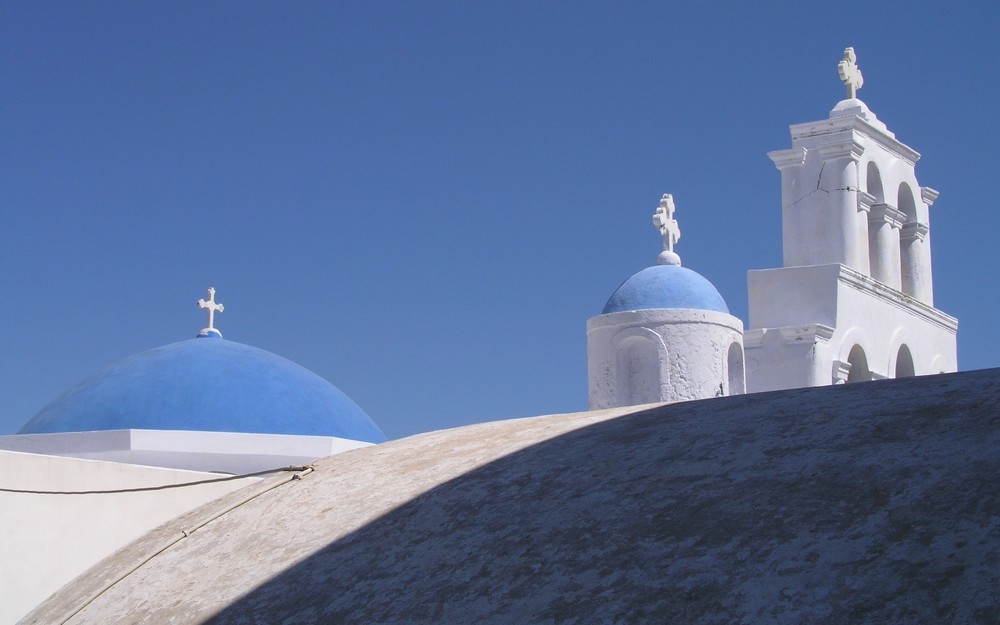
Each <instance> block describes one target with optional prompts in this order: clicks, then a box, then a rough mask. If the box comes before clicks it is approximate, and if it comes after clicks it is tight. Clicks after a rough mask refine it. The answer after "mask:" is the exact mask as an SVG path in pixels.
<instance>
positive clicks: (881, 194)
mask: <svg viewBox="0 0 1000 625" xmlns="http://www.w3.org/2000/svg"><path fill="white" fill-rule="evenodd" d="M865 191H866V192H867V193H868V195H870V196H872V198H874V199H872V205H873V206H878V205H881V204H884V203H885V191H884V189H883V188H882V174H881V173H879V170H878V165H876V164H875V162H874V161H868V167H867V168H865ZM865 221H866V223H865V224H864V225H865V238H867V239H868V267H869V272H868V273H869V275H871V276H877V275H878V274H879V273H880V270H879V268H880V264H881V262H882V260H881V259H882V256H883V255H884V253H883V251H882V250H880V249H879V246H880V245H881V243H880V241H879V236H878V232H879V229H880V228H881V227H882V225H881V224H880V223H879V219H878V215H877V214H875V215H873V214H871V213H869V214H868V216H867V219H865ZM873 222H874V223H873Z"/></svg>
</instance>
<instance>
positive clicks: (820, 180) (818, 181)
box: [782, 163, 861, 209]
mask: <svg viewBox="0 0 1000 625" xmlns="http://www.w3.org/2000/svg"><path fill="white" fill-rule="evenodd" d="M825 169H826V163H823V164H822V165H821V166H820V168H819V175H818V176H817V177H816V188H815V189H813V190H812V191H810V192H809V193H806V194H805V195H803V196H802V197H800V198H799V199H797V200H795V201H794V202H792V203H791V204H786V205H784V206H782V209H786V208H793V207H795V206H796V205H797V204H799V203H801V202H803V201H805V200H807V199H809V198H810V197H812V196H813V195H814V194H816V193H819V192H821V191H822V192H823V193H826V194H830V193H833V192H834V191H848V192H859V191H861V189H859V188H858V187H852V186H846V187H835V188H833V189H824V188H823V171H824V170H825Z"/></svg>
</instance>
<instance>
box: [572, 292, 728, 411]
mask: <svg viewBox="0 0 1000 625" xmlns="http://www.w3.org/2000/svg"><path fill="white" fill-rule="evenodd" d="M587 345H588V361H589V362H588V372H589V384H588V388H589V393H590V397H589V400H590V408H591V409H592V410H596V409H602V408H610V407H615V406H629V405H638V404H645V403H651V402H663V401H679V400H689V399H704V398H708V397H718V396H721V395H730V394H738V393H742V392H743V391H744V388H745V377H744V373H743V323H742V322H741V321H740V320H739V319H737V318H736V317H733V316H732V315H727V314H725V313H720V312H715V311H709V310H690V309H652V310H638V311H628V312H617V313H610V314H605V315H598V316H596V317H592V318H591V319H589V320H588V321H587ZM733 345H737V346H738V347H737V350H736V354H734V353H732V352H731V348H732V346H733ZM734 367H737V368H738V371H734V370H733V369H734ZM651 373H652V374H651ZM650 374H651V375H650Z"/></svg>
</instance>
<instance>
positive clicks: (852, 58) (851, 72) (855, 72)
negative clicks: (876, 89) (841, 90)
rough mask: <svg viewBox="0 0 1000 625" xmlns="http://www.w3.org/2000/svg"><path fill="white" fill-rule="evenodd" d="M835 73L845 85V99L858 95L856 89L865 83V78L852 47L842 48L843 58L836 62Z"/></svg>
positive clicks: (851, 98)
mask: <svg viewBox="0 0 1000 625" xmlns="http://www.w3.org/2000/svg"><path fill="white" fill-rule="evenodd" d="M837 73H838V74H840V80H842V81H843V83H844V86H845V87H847V99H848V100H853V99H854V98H856V97H858V89H860V88H861V86H862V85H864V84H865V79H864V77H863V76H862V75H861V69H860V68H859V67H858V56H857V55H856V54H854V48H847V49H845V50H844V58H843V59H842V60H841V61H840V63H838V64H837Z"/></svg>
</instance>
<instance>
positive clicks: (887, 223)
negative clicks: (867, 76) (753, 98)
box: [744, 48, 958, 392]
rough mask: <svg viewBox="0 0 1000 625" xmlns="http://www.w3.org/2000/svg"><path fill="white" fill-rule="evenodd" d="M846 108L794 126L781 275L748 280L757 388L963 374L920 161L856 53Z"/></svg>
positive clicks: (785, 185) (783, 158) (782, 165)
mask: <svg viewBox="0 0 1000 625" xmlns="http://www.w3.org/2000/svg"><path fill="white" fill-rule="evenodd" d="M839 69H840V74H841V78H842V79H843V80H844V82H845V84H846V85H847V96H848V97H847V99H845V100H842V101H841V102H840V103H838V104H837V106H836V107H834V109H833V110H832V111H831V112H830V116H829V118H828V119H825V120H821V121H816V122H809V123H804V124H795V125H793V126H791V136H792V147H791V148H789V149H787V150H780V151H776V152H771V153H769V156H770V157H771V160H773V161H774V163H775V165H776V166H777V167H778V169H779V170H780V171H781V199H782V247H783V264H784V267H782V268H780V269H770V270H762V271H750V272H748V275H747V283H748V290H749V314H750V319H749V329H748V330H747V332H746V334H745V335H744V345H745V348H746V358H747V383H748V389H749V390H750V391H753V392H755V391H767V390H777V389H784V388H796V387H803V386H822V385H827V384H840V383H844V382H859V381H866V380H877V379H885V378H898V377H908V376H912V375H926V374H931V373H946V372H951V371H955V370H957V368H958V357H957V348H956V332H957V329H958V322H957V320H956V319H955V318H953V317H951V316H949V315H947V314H945V313H944V312H942V311H940V310H938V309H936V308H934V296H933V280H932V275H931V252H930V232H931V229H930V206H931V204H933V203H934V200H935V199H936V198H937V196H938V193H937V191H935V190H933V189H931V188H928V187H921V186H920V184H919V183H918V182H917V178H916V174H915V172H914V167H915V165H916V162H917V160H918V159H919V158H920V155H919V154H918V153H917V152H916V151H914V150H913V149H912V148H910V147H908V146H906V145H904V144H903V143H901V142H900V141H898V140H897V139H896V136H895V135H894V134H893V133H892V132H890V131H889V129H888V128H887V127H886V125H885V124H884V123H882V122H881V121H879V120H878V118H876V116H875V114H874V113H872V112H871V110H869V108H868V107H867V106H866V105H865V103H864V102H862V101H861V100H858V99H857V97H856V90H857V89H858V88H860V86H861V84H862V80H861V73H860V70H858V69H857V65H856V64H855V56H854V51H853V49H851V48H848V49H847V50H846V51H845V55H844V60H843V61H841V64H840V66H839Z"/></svg>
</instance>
